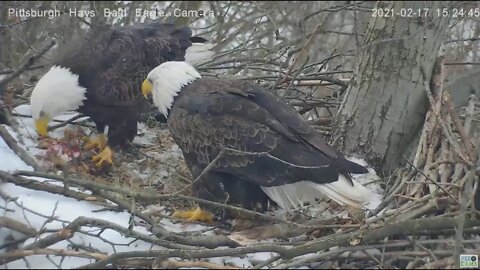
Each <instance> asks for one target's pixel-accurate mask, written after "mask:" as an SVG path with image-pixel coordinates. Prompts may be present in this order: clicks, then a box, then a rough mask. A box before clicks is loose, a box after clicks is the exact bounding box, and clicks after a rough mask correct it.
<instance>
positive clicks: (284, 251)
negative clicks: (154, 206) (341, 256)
mask: <svg viewBox="0 0 480 270" xmlns="http://www.w3.org/2000/svg"><path fill="white" fill-rule="evenodd" d="M479 225H480V221H479V220H466V222H465V227H468V228H471V227H474V226H479ZM455 226H456V219H455V218H443V217H440V218H439V217H434V218H423V219H416V220H408V221H405V222H399V223H393V224H386V225H384V226H382V227H380V228H369V229H368V230H365V231H363V230H358V231H354V232H350V233H337V234H334V235H329V236H327V237H323V238H320V239H318V240H314V241H312V242H310V243H307V244H304V245H300V246H296V247H293V248H286V247H282V246H277V245H269V244H267V245H256V246H249V247H238V248H227V249H213V250H212V249H197V250H155V251H132V252H122V253H116V254H113V255H112V256H110V257H109V258H108V259H105V260H102V261H98V262H96V263H92V264H88V265H85V266H83V267H81V268H82V269H99V268H104V267H105V266H106V265H107V264H115V263H116V262H117V261H118V260H120V259H127V258H148V257H163V258H171V257H180V258H189V259H198V258H211V257H223V256H239V255H242V254H248V253H256V252H275V253H278V254H279V255H281V256H282V258H284V259H290V258H294V257H297V256H301V255H304V254H308V253H313V252H318V251H321V250H325V249H328V248H331V247H334V246H349V245H350V243H351V241H352V240H356V239H358V240H359V244H368V243H373V242H376V241H378V240H381V239H385V238H386V237H393V236H396V235H406V234H407V235H411V234H416V235H421V234H422V233H428V232H432V231H438V230H442V229H446V228H449V229H452V228H454V227H455ZM417 253H418V252H417ZM421 253H422V254H425V253H426V252H421ZM451 253H452V252H449V254H451ZM427 256H428V255H427Z"/></svg>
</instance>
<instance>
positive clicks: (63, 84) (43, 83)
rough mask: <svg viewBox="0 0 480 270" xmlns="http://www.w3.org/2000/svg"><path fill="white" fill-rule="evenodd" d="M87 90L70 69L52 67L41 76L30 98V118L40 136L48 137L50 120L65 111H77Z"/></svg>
mask: <svg viewBox="0 0 480 270" xmlns="http://www.w3.org/2000/svg"><path fill="white" fill-rule="evenodd" d="M86 91H87V89H86V88H84V87H82V86H80V85H79V82H78V75H76V74H73V73H72V72H71V71H70V69H68V68H64V67H59V66H53V67H52V68H50V70H49V71H48V72H47V73H46V74H45V75H43V77H42V78H41V79H40V80H39V81H38V83H37V85H36V86H35V88H34V89H33V92H32V95H31V96H30V107H31V110H32V118H33V119H34V120H35V128H36V129H37V133H38V134H39V135H40V136H44V137H45V136H47V135H48V123H49V122H50V120H51V119H52V118H53V117H55V116H58V115H60V114H61V113H63V112H66V111H72V110H77V109H78V108H79V107H80V106H82V105H83V100H85V99H86V96H85V93H86Z"/></svg>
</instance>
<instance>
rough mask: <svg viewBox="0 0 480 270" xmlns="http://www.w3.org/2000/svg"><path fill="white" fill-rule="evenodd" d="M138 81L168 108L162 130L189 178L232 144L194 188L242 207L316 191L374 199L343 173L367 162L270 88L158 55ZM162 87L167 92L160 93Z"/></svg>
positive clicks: (285, 204) (285, 203) (287, 203)
mask: <svg viewBox="0 0 480 270" xmlns="http://www.w3.org/2000/svg"><path fill="white" fill-rule="evenodd" d="M172 74H175V75H172ZM167 80H168V81H169V83H168V84H166V83H165V82H166V81H167ZM146 81H147V83H146V85H149V84H151V87H147V89H144V92H145V94H148V92H149V91H148V90H149V89H153V99H154V102H155V105H156V106H157V107H158V108H159V109H160V111H165V110H164V109H165V107H166V108H167V109H169V112H168V120H167V122H168V126H169V129H170V132H171V133H172V136H173V138H174V140H175V142H176V143H177V144H178V146H179V147H180V149H182V151H183V154H184V157H185V161H186V163H187V165H188V167H189V168H190V170H191V172H192V174H193V177H194V178H196V177H197V176H198V175H200V174H201V173H202V172H203V170H204V169H205V168H206V167H207V166H208V165H209V164H210V162H212V161H213V160H214V159H215V158H216V157H217V156H218V155H219V154H220V153H221V152H222V149H233V150H230V151H228V150H227V151H226V150H223V151H224V154H223V156H221V157H220V158H219V159H218V161H217V162H216V163H215V164H214V165H213V166H212V168H211V169H210V170H209V171H208V173H207V174H206V175H205V177H204V178H203V181H201V182H198V183H197V186H196V187H194V188H193V190H194V192H195V193H196V195H197V196H199V197H201V198H205V199H210V200H215V201H221V202H223V201H225V199H227V197H228V198H229V199H230V202H233V203H239V204H241V205H243V206H244V207H247V208H250V209H251V208H253V206H254V205H255V204H257V203H258V202H261V203H262V204H263V206H265V203H266V200H267V196H268V197H270V198H271V199H272V200H274V201H275V202H276V203H277V204H279V205H280V206H281V207H282V208H286V209H287V210H288V209H294V208H296V207H298V206H301V204H303V203H304V202H307V201H310V202H312V201H314V200H315V199H317V198H314V197H318V196H319V194H321V193H322V194H325V195H327V196H329V197H330V198H332V199H334V200H335V201H337V202H339V203H341V204H348V205H352V206H356V207H363V206H364V205H365V204H369V203H375V204H376V203H378V202H379V200H380V197H379V196H378V195H377V194H374V193H373V192H372V191H370V190H368V189H367V188H365V187H363V186H361V185H360V184H359V183H357V182H354V181H353V180H352V179H351V178H350V176H349V175H350V174H364V173H367V172H368V171H367V169H366V168H365V167H363V166H361V165H359V164H356V163H354V162H352V161H349V160H347V159H345V157H344V156H343V155H342V154H341V153H340V152H338V151H337V150H335V149H334V148H332V147H331V146H329V145H328V144H327V143H326V142H325V141H324V140H323V139H322V136H321V134H320V133H319V132H318V131H317V130H315V129H314V128H312V127H311V126H310V125H309V124H308V123H307V122H306V121H305V120H304V119H303V118H302V116H301V115H300V114H299V113H298V112H297V111H296V110H295V109H294V108H293V107H291V106H290V105H288V104H287V103H286V102H285V101H284V100H282V99H281V98H280V97H278V96H276V95H274V94H273V93H272V92H270V91H268V90H266V89H264V88H262V87H260V86H258V85H255V84H252V83H249V82H246V81H240V80H222V79H216V78H202V77H201V76H200V74H199V73H198V72H197V71H196V70H195V69H194V68H193V67H192V66H190V65H189V64H187V63H185V62H168V63H164V64H162V65H160V66H159V67H157V68H156V69H154V70H152V71H151V72H150V73H149V75H148V77H147V80H146ZM166 93H172V94H171V95H173V96H174V99H173V100H172V101H165V95H166ZM291 187H294V188H293V189H292V188H291ZM285 188H287V189H285ZM312 190H313V191H312ZM314 191H318V192H314ZM310 193H311V194H310ZM307 197H309V198H307Z"/></svg>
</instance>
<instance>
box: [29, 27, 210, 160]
mask: <svg viewBox="0 0 480 270" xmlns="http://www.w3.org/2000/svg"><path fill="white" fill-rule="evenodd" d="M205 41H206V40H205V39H203V38H200V37H192V32H191V30H190V28H188V27H181V28H180V27H176V26H175V25H173V24H160V23H150V24H144V25H136V26H122V27H112V26H99V27H95V28H93V29H91V30H90V31H88V33H86V35H85V36H84V37H81V38H79V39H77V40H75V41H72V42H71V43H70V45H68V46H66V47H65V48H64V49H63V52H62V53H60V54H59V55H58V57H57V60H56V61H55V62H54V65H53V66H52V67H51V69H50V70H49V71H48V72H47V73H46V74H45V75H44V76H43V77H42V78H41V79H40V80H39V81H38V83H37V85H36V86H35V88H34V90H33V92H32V95H31V99H30V105H31V110H32V117H33V118H34V120H35V125H36V129H37V132H38V134H39V135H40V136H47V131H48V123H49V121H51V120H52V118H53V117H55V116H57V115H59V114H61V113H63V112H66V111H70V110H72V111H73V110H76V111H78V112H80V113H83V114H84V115H87V116H89V117H90V118H91V119H92V120H93V121H94V122H95V124H96V127H97V131H98V136H97V138H96V139H95V140H91V141H90V143H89V144H88V145H87V147H89V148H90V147H98V148H99V149H100V151H101V153H100V154H99V155H97V156H94V160H95V161H98V163H97V164H98V165H101V164H102V163H103V162H109V163H112V160H111V155H112V152H111V148H110V147H109V146H116V145H125V144H126V143H127V142H129V141H132V140H133V139H134V137H135V136H136V134H137V121H138V120H139V114H140V113H141V112H142V111H143V109H144V108H145V107H146V105H147V103H148V102H147V101H146V100H145V98H143V96H142V93H141V84H142V81H143V79H144V78H145V77H146V76H147V74H148V72H149V71H150V70H152V69H153V68H155V67H156V66H158V65H160V64H161V63H164V62H167V61H187V62H190V63H192V64H196V63H199V62H202V61H205V60H208V59H209V58H210V57H211V56H212V52H211V51H210V50H209V49H210V48H211V47H212V46H211V45H210V44H206V43H205ZM106 127H108V140H107V138H106V136H105V135H103V134H104V132H105V131H106Z"/></svg>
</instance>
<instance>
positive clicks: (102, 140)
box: [85, 134, 107, 150]
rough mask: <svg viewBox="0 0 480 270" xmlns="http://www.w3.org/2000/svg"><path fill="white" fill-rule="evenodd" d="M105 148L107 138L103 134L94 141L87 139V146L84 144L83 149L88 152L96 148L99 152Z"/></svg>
mask: <svg viewBox="0 0 480 270" xmlns="http://www.w3.org/2000/svg"><path fill="white" fill-rule="evenodd" d="M106 146H107V137H106V136H105V135H104V134H98V135H97V137H96V138H95V139H90V138H89V139H88V142H87V144H85V149H87V150H90V149H93V148H97V149H99V150H102V149H104V148H105V147H106Z"/></svg>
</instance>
